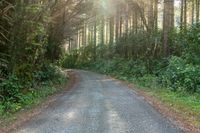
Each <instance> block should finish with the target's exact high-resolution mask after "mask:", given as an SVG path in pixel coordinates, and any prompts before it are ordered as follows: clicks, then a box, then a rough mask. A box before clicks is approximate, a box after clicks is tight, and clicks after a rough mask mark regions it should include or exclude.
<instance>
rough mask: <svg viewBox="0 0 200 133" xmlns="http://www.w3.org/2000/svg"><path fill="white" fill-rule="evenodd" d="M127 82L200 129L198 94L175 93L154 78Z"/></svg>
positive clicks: (149, 77)
mask: <svg viewBox="0 0 200 133" xmlns="http://www.w3.org/2000/svg"><path fill="white" fill-rule="evenodd" d="M144 79H146V80H144ZM126 81H127V80H126ZM129 82H130V83H134V84H135V85H136V86H137V88H138V89H140V90H142V91H144V92H145V93H147V94H148V95H150V96H153V97H155V98H156V99H158V100H160V101H161V102H162V103H164V104H165V105H167V106H168V107H170V108H171V109H172V110H173V111H175V112H176V113H178V114H179V115H180V116H181V117H182V118H184V120H187V121H188V122H189V123H190V124H192V125H193V126H197V127H200V95H199V94H188V93H187V92H178V91H176V92H175V91H172V90H170V89H169V88H163V87H162V86H160V85H159V84H158V83H157V82H156V79H155V77H151V76H149V75H148V76H147V77H143V78H142V79H135V80H132V81H129Z"/></svg>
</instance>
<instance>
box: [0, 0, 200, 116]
mask: <svg viewBox="0 0 200 133" xmlns="http://www.w3.org/2000/svg"><path fill="white" fill-rule="evenodd" d="M199 9H200V1H199V0H52V1H49V0H35V1H32V0H15V1H13V0H1V1H0V114H3V113H4V112H8V113H12V112H15V111H17V110H20V109H21V108H22V107H23V106H26V105H29V104H32V103H35V102H36V101H37V100H38V99H40V98H42V97H45V96H47V95H48V94H51V93H53V92H54V91H55V88H54V87H53V86H54V85H55V84H57V83H61V82H63V80H64V78H63V76H62V74H61V69H60V65H62V66H63V67H65V68H82V69H89V70H95V71H98V72H101V73H106V74H110V75H113V76H116V77H117V78H120V79H123V80H128V81H130V82H134V83H138V84H141V85H143V86H144V87H148V88H154V89H155V88H156V89H155V90H156V91H157V92H158V91H159V90H161V89H163V88H164V89H165V90H168V92H171V93H174V94H175V95H176V94H183V93H184V94H187V95H190V96H195V98H197V99H199V98H198V97H199V96H200V49H199V48H200V23H199V19H200V18H199V13H200V10H199ZM65 49H66V50H68V52H67V53H65ZM173 96H174V95H173ZM191 101H193V103H195V105H196V106H195V109H196V110H198V112H200V111H199V109H200V107H199V103H196V102H194V100H191ZM171 102H173V101H171Z"/></svg>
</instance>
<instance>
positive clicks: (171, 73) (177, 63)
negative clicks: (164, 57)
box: [161, 56, 200, 93]
mask: <svg viewBox="0 0 200 133" xmlns="http://www.w3.org/2000/svg"><path fill="white" fill-rule="evenodd" d="M161 77H162V81H163V82H162V83H164V85H165V86H168V87H170V88H172V89H173V90H175V91H177V90H178V91H187V92H190V93H195V92H199V90H200V88H199V87H200V66H197V65H192V64H187V63H186V61H185V60H184V59H182V58H180V57H175V56H173V57H172V58H171V59H170V60H169V65H168V66H167V68H166V70H165V71H164V73H163V75H162V76H161Z"/></svg>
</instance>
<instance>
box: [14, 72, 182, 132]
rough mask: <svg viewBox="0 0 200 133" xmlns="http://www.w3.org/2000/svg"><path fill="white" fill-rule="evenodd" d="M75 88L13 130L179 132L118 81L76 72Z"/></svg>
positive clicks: (93, 74) (98, 75) (89, 73)
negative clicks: (78, 77)
mask: <svg viewBox="0 0 200 133" xmlns="http://www.w3.org/2000/svg"><path fill="white" fill-rule="evenodd" d="M77 73H78V75H79V76H80V80H79V81H78V82H77V83H76V85H75V87H74V89H72V90H70V91H69V92H67V93H66V94H63V96H60V97H58V99H57V100H56V102H55V103H53V104H52V105H51V106H50V107H48V108H47V109H45V110H44V111H43V112H42V113H41V114H39V115H38V116H36V117H35V118H33V119H32V120H30V121H29V122H27V123H25V124H24V125H23V126H22V127H20V128H19V129H18V130H16V131H15V133H179V132H180V130H179V129H178V128H177V127H176V126H174V125H173V124H172V123H170V122H169V121H168V120H167V119H166V118H164V117H163V116H162V115H161V114H160V113H158V112H157V111H156V110H155V109H154V108H153V107H151V106H150V105H149V104H148V103H146V102H145V101H144V100H143V98H142V97H140V96H137V95H136V93H135V92H134V91H133V90H130V89H129V88H128V87H127V86H126V85H123V84H121V83H119V82H118V81H117V80H114V79H110V78H108V77H106V76H103V75H100V74H96V73H93V72H87V71H77Z"/></svg>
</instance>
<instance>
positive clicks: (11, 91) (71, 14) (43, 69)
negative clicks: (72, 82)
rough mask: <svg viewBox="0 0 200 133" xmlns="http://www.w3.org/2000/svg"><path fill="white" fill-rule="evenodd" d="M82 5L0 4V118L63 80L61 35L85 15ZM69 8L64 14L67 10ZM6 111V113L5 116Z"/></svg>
mask: <svg viewBox="0 0 200 133" xmlns="http://www.w3.org/2000/svg"><path fill="white" fill-rule="evenodd" d="M83 4H85V3H84V2H83V1H72V0H68V1H63V0H59V1H48V0H34V1H33V0H1V1H0V115H3V114H6V113H8V114H10V113H13V112H16V111H18V110H20V109H21V108H23V107H25V106H28V105H31V104H33V103H36V102H37V101H38V100H39V99H41V98H43V97H46V96H47V95H49V94H52V93H53V92H55V91H56V89H55V86H56V85H58V84H61V83H63V82H64V81H65V79H66V77H64V75H63V73H62V70H61V68H60V59H62V56H63V53H64V48H63V43H64V38H65V36H66V34H68V33H70V32H72V30H73V29H74V26H70V28H68V26H69V25H70V24H76V23H79V22H80V21H81V20H77V19H78V17H77V16H78V15H80V14H83V13H85V12H86V9H87V6H85V7H84V8H80V6H82V5H83ZM66 9H68V10H66ZM5 112H6V113H5Z"/></svg>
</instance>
